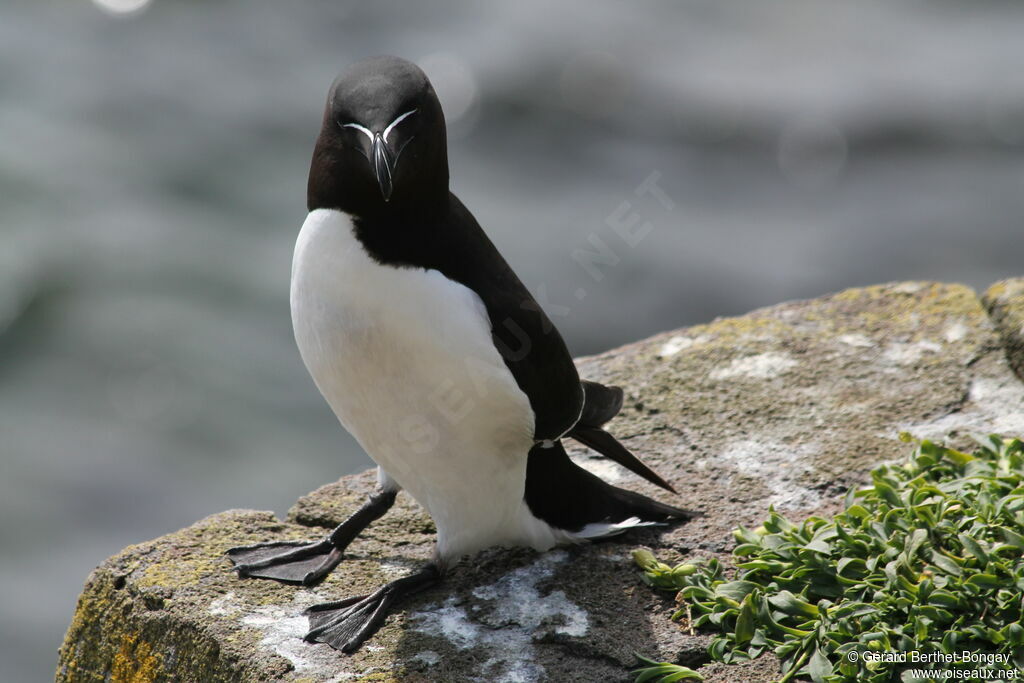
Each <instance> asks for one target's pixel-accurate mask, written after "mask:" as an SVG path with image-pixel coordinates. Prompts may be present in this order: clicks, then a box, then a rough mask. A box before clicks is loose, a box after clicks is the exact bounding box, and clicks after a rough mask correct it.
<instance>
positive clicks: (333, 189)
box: [307, 57, 448, 217]
mask: <svg viewBox="0 0 1024 683" xmlns="http://www.w3.org/2000/svg"><path fill="white" fill-rule="evenodd" d="M447 196H448V153H447V140H446V135H445V126H444V114H443V113H442V112H441V103H440V102H438V100H437V95H435V94H434V88H433V87H431V85H430V81H429V80H427V76H426V74H424V73H423V71H422V70H420V68H419V67H418V66H416V65H415V64H413V63H411V62H407V61H406V60H404V59H399V58H398V57H374V58H372V59H367V60H364V61H361V62H358V63H356V64H354V65H352V66H351V67H349V68H348V69H346V70H345V71H344V72H343V73H342V74H341V75H340V76H338V78H337V79H336V80H335V81H334V84H333V85H332V86H331V91H330V93H329V94H328V96H327V107H326V108H325V111H324V121H323V127H322V128H321V130H320V137H319V138H318V139H317V141H316V148H315V149H314V150H313V163H312V165H311V167H310V170H309V186H308V190H307V203H308V205H309V210H310V211H312V210H313V209H320V208H330V209H341V210H342V211H346V212H348V213H350V214H352V215H355V216H360V217H364V216H373V215H377V214H383V213H387V212H389V211H396V210H404V209H422V208H427V207H429V206H430V205H432V204H437V203H440V202H444V201H447Z"/></svg>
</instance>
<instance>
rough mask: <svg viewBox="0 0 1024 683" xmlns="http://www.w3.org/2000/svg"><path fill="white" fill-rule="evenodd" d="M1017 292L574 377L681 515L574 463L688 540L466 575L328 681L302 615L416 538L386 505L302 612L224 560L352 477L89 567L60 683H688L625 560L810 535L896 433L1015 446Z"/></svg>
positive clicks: (414, 545)
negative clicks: (679, 520)
mask: <svg viewBox="0 0 1024 683" xmlns="http://www.w3.org/2000/svg"><path fill="white" fill-rule="evenodd" d="M1020 282H1021V281H1019V280H1018V281H1008V282H1007V283H1000V285H997V286H995V287H993V288H992V289H991V290H989V292H988V293H987V294H986V296H985V305H984V306H983V305H982V302H981V301H979V299H978V297H977V296H976V295H975V294H974V292H972V291H971V290H970V289H968V288H966V287H963V286H960V285H948V284H937V283H927V282H910V283H901V284H894V285H883V286H876V287H867V288H863V289H852V290H848V291H845V292H841V293H839V294H835V295H833V296H828V297H825V298H821V299H816V300H813V301H802V302H795V303H786V304H781V305H779V306H774V307H771V308H766V309H763V310H759V311H755V312H753V313H750V314H748V315H745V316H742V317H738V318H725V319H720V320H716V321H714V322H712V323H709V324H707V325H698V326H696V327H691V328H688V329H684V330H680V331H676V332H670V333H666V334H661V335H658V336H655V337H652V338H650V339H647V340H644V341H641V342H637V343H635V344H631V345H628V346H625V347H622V348H619V349H615V350H612V351H609V352H607V353H604V354H601V355H599V356H594V357H590V358H583V359H581V360H580V361H579V366H580V369H581V372H582V375H583V376H584V377H589V378H593V379H598V380H601V381H604V382H610V383H614V384H618V385H620V386H622V387H624V388H625V389H626V392H627V401H626V406H625V408H624V409H623V412H622V415H621V416H620V417H618V418H616V420H615V421H614V422H613V423H612V424H611V425H610V427H611V429H612V431H613V432H614V433H615V434H617V435H618V436H619V438H620V439H622V441H623V442H624V443H626V444H627V445H628V446H629V447H630V448H632V449H633V450H634V451H636V452H637V453H638V454H640V455H641V456H642V457H643V458H644V459H645V460H646V461H647V462H648V463H650V464H651V465H652V467H654V469H656V470H657V471H658V472H659V473H661V474H662V475H663V476H665V477H666V478H667V479H668V480H669V481H671V482H674V483H675V485H676V486H677V488H679V490H680V493H681V495H680V497H679V498H678V499H674V500H673V499H672V497H671V496H668V495H666V494H665V493H664V492H663V491H660V490H657V489H655V488H654V487H652V486H650V485H649V484H647V483H646V482H643V481H641V480H639V479H638V478H637V477H635V476H633V475H631V474H630V473H628V472H626V471H625V470H623V469H622V468H620V467H618V466H617V465H614V464H612V463H609V462H608V461H605V460H602V459H599V458H595V457H592V456H591V455H589V454H588V453H587V452H586V451H585V450H584V449H582V448H578V447H575V448H574V455H575V457H577V458H578V461H579V462H581V463H582V464H583V465H584V466H586V467H589V468H590V469H592V470H594V471H595V472H599V473H600V474H601V475H602V476H604V477H606V478H608V479H610V480H612V481H614V482H616V483H618V484H621V485H624V486H627V487H629V488H632V489H635V490H639V491H643V492H644V493H647V494H649V495H653V496H655V497H658V498H660V499H662V500H671V501H672V502H677V503H681V504H682V505H684V506H686V507H690V508H695V509H699V510H702V511H704V512H705V516H704V517H702V518H700V519H698V520H697V521H694V522H691V523H689V524H685V525H680V526H676V527H674V528H670V529H656V530H637V531H634V532H632V533H630V534H629V535H627V536H624V537H621V538H620V539H618V540H614V541H610V542H605V543H599V544H594V545H588V546H580V547H573V548H563V549H557V550H555V551H552V552H549V553H545V554H536V553H533V552H531V551H526V550H522V549H519V550H504V549H494V550H490V551H487V552H485V553H483V554H481V555H480V556H478V557H476V558H473V559H472V560H471V561H466V562H463V563H462V564H461V565H459V566H458V567H457V568H456V569H455V571H454V572H453V573H452V574H451V575H450V578H449V579H448V580H447V582H446V584H445V585H444V586H442V587H438V588H435V589H432V590H428V591H425V592H424V593H422V594H421V595H419V596H417V597H416V598H415V599H414V600H412V601H411V602H409V603H408V604H407V605H406V607H405V609H403V610H401V611H399V612H398V613H397V614H395V615H394V616H392V617H391V618H389V620H388V622H387V624H386V625H385V626H384V628H383V629H381V631H380V632H379V633H378V635H377V636H375V637H374V638H373V639H372V640H371V641H370V643H369V644H368V645H367V646H365V647H364V648H363V649H362V650H361V651H360V652H358V653H357V654H356V655H354V656H351V657H348V656H344V655H341V654H339V653H338V652H335V651H334V650H331V649H330V648H328V647H327V646H324V645H309V644H306V643H304V642H303V641H302V640H301V636H302V634H303V633H304V632H305V628H306V622H305V618H304V617H302V616H301V612H302V610H303V608H304V607H306V606H307V605H310V604H312V603H314V602H319V601H324V600H330V599H338V598H340V597H343V596H346V595H350V594H353V593H357V592H364V591H367V590H369V589H371V588H373V587H375V586H377V585H379V584H380V583H381V582H383V581H385V580H390V579H391V578H393V577H396V576H399V575H401V574H403V573H405V572H406V571H408V570H409V568H411V567H413V566H416V564H417V563H419V562H421V561H423V560H424V559H426V558H427V557H428V556H429V554H430V550H431V544H432V542H433V534H434V527H433V524H432V522H431V521H430V519H429V517H427V516H426V515H425V514H424V513H423V512H421V511H420V510H419V509H418V508H417V506H416V505H415V504H414V503H412V502H411V501H410V500H409V499H408V498H407V497H406V496H405V495H404V494H402V495H400V496H399V502H398V504H397V505H396V506H395V509H394V510H393V511H392V512H390V513H389V514H388V515H386V516H385V517H384V518H383V519H381V520H380V521H378V522H376V523H374V524H373V525H371V526H370V528H369V529H368V530H367V532H366V533H364V535H363V536H362V537H361V538H360V539H358V540H357V541H356V542H355V543H354V544H353V545H352V547H351V548H350V552H349V557H348V559H347V560H346V561H345V562H344V563H343V564H342V565H341V567H340V568H339V569H338V570H337V571H336V572H335V573H334V574H332V575H331V576H330V577H329V578H328V580H327V581H325V582H324V583H323V584H322V585H320V586H318V587H317V588H315V589H306V588H299V587H294V586H283V585H279V584H276V583H274V582H269V581H257V580H239V579H238V578H237V577H235V575H234V574H233V573H232V572H231V571H230V569H229V562H228V561H227V559H226V558H225V557H224V551H225V550H226V549H227V548H229V547H231V546H235V545H241V544H248V543H253V542H257V541H263V540H284V539H291V538H310V539H312V538H316V537H318V536H319V535H320V534H322V533H323V532H322V529H321V528H320V527H330V526H333V525H334V524H336V523H337V522H339V521H340V520H341V519H343V518H344V517H345V516H347V515H348V514H349V513H350V512H351V511H352V510H354V509H355V508H356V507H357V506H358V505H359V504H360V503H361V502H362V500H363V498H364V496H365V495H366V493H367V492H368V491H369V490H370V489H371V487H372V485H373V476H372V473H369V472H368V473H364V474H360V475H355V476H351V477H345V478H343V479H341V480H340V481H338V482H335V483H333V484H329V485H327V486H324V487H322V488H320V489H318V490H317V491H314V492H313V493H311V494H309V495H308V496H305V497H304V498H302V499H301V500H299V501H298V502H297V503H296V505H295V506H294V507H293V508H292V510H291V511H290V513H289V517H288V521H287V522H280V521H278V520H276V519H275V518H274V517H273V516H272V515H271V514H270V513H267V512H253V511H237V510H236V511H229V512H224V513H221V514H218V515H213V516H212V517H208V518H206V519H204V520H202V521H200V522H197V523H196V524H195V525H193V526H191V527H189V528H187V529H183V530H181V531H179V532H176V533H174V534H170V535H168V536H164V537H162V538H159V539H156V540H154V541H149V542H147V543H143V544H141V545H137V546H132V547H129V548H126V549H125V550H124V551H123V552H121V553H120V554H119V555H116V556H115V557H112V558H110V559H109V560H107V561H106V562H104V563H103V565H102V566H100V567H99V568H98V569H96V571H95V572H93V574H92V576H90V578H89V580H88V582H87V583H86V586H85V589H84V591H83V593H82V596H81V597H80V599H79V603H78V609H77V611H76V613H75V616H74V619H73V621H72V624H71V626H70V628H69V629H68V633H67V637H66V640H65V642H64V645H63V647H62V648H61V653H60V665H59V669H58V672H57V678H58V680H62V681H79V680H107V679H113V680H129V679H131V680H139V681H150V680H202V681H256V680H289V681H298V680H303V681H328V680H348V679H355V678H358V679H361V680H362V679H365V680H401V681H449V680H451V681H463V680H486V681H503V680H506V681H513V680H515V681H539V680H551V681H565V680H579V681H592V680H593V681H597V680H600V681H615V680H629V678H630V676H629V670H630V669H632V668H634V667H635V665H636V659H635V656H634V653H641V654H645V655H647V656H650V657H654V658H658V659H664V660H669V661H677V662H682V663H685V664H688V665H689V666H692V667H700V666H702V665H704V664H705V663H706V662H707V657H706V654H705V647H706V644H707V637H706V636H702V635H699V634H698V635H691V634H689V633H687V632H685V631H683V630H681V629H680V627H679V626H678V625H676V624H675V623H673V622H671V621H670V620H669V615H670V614H671V613H672V611H673V610H674V605H673V601H672V596H671V595H664V594H658V593H655V592H654V591H653V590H652V589H650V588H649V587H647V586H646V585H644V584H643V583H642V582H641V581H640V574H639V571H638V570H637V569H636V568H635V567H634V566H633V564H632V563H631V561H630V558H629V555H630V552H631V551H632V550H633V549H634V548H636V547H639V546H645V547H649V548H651V549H653V550H654V551H655V552H656V553H657V554H658V555H659V556H660V557H661V558H665V559H667V560H669V561H675V560H678V559H681V558H683V557H706V556H709V555H715V554H719V555H721V554H723V553H727V552H728V550H729V549H730V548H731V547H732V543H733V542H732V537H731V533H730V532H731V530H732V529H733V528H734V527H735V526H736V525H737V524H745V525H750V526H756V525H757V524H758V523H759V522H760V520H761V519H762V518H763V517H764V515H765V514H766V511H767V508H768V506H769V505H774V506H776V507H777V508H779V509H781V510H783V511H785V512H786V514H788V515H791V516H795V517H799V516H801V515H805V514H809V513H819V514H828V513H830V512H832V511H834V510H835V509H836V508H837V507H838V505H839V501H840V499H841V494H842V493H843V492H845V490H846V488H847V487H849V486H851V485H854V484H857V483H859V482H862V481H863V480H864V479H865V476H866V473H867V472H868V470H869V469H870V468H871V467H873V466H875V465H877V464H879V463H880V462H882V461H886V460H892V459H896V458H900V457H903V456H904V455H905V454H906V453H907V446H906V444H902V443H900V442H898V441H897V439H896V437H897V434H898V433H899V432H900V431H901V430H909V431H911V432H913V433H915V434H916V435H919V436H922V437H929V438H943V437H946V436H949V437H950V438H952V439H953V440H954V441H962V440H963V439H964V438H965V436H966V435H968V434H970V433H976V432H982V433H985V432H1002V433H1006V434H1024V384H1022V383H1021V381H1020V380H1019V379H1018V378H1017V377H1016V376H1015V375H1014V374H1013V372H1012V370H1011V369H1010V366H1009V365H1008V362H1007V354H1009V357H1010V358H1011V359H1014V362H1015V363H1019V361H1020V359H1021V354H1020V346H1019V345H1017V346H1013V344H1016V343H1017V342H1019V340H1020V331H1021V330H1020V322H1021V316H1022V310H1024V308H1022V306H1021V300H1022V299H1021V287H1020ZM986 307H987V308H988V311H991V314H992V316H993V319H994V320H995V321H996V323H997V325H998V328H999V329H998V330H997V326H996V325H993V323H992V322H991V321H990V319H989V315H988V313H987V312H986ZM1014 330H1016V332H1015V331H1014ZM1008 331H1009V332H1008ZM1014 335H1016V336H1014ZM1014 340H1017V341H1014ZM1019 367H1020V366H1019V365H1018V368H1019ZM703 671H704V673H705V674H706V676H707V680H708V681H768V680H772V679H773V678H774V677H775V676H777V673H778V672H777V664H776V663H775V662H774V660H772V659H771V658H768V657H763V658H761V659H760V660H758V661H756V662H753V663H751V664H748V665H746V666H744V667H733V666H724V665H719V664H708V665H706V666H704V667H703Z"/></svg>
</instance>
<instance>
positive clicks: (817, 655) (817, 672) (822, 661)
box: [807, 647, 833, 683]
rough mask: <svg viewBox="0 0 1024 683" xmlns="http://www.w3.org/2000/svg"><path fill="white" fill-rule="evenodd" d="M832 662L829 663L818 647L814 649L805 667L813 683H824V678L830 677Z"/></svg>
mask: <svg viewBox="0 0 1024 683" xmlns="http://www.w3.org/2000/svg"><path fill="white" fill-rule="evenodd" d="M832 671H833V669H832V662H830V661H829V659H828V657H826V656H825V653H824V652H822V651H821V648H820V647H816V648H814V654H813V655H811V661H810V662H809V663H808V665H807V672H808V673H809V674H810V676H811V680H812V681H814V683H825V678H826V677H827V676H831V675H832Z"/></svg>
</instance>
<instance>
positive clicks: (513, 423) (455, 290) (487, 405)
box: [291, 209, 553, 556]
mask: <svg viewBox="0 0 1024 683" xmlns="http://www.w3.org/2000/svg"><path fill="white" fill-rule="evenodd" d="M291 309H292V323H293V325H294V328H295V338H296V341H297V342H298V346H299V351H300V353H301V354H302V359H303V361H305V363H306V367H307V368H308V369H309V372H310V374H311V375H312V376H313V380H314V381H315V382H316V385H317V387H318V388H319V389H320V391H321V393H323V395H324V397H325V398H326V399H327V402H328V403H329V404H330V405H331V408H333V410H334V412H335V413H336V414H337V416H338V418H339V419H340V420H341V422H342V424H343V425H344V426H345V427H346V429H348V430H349V431H350V432H352V434H353V435H354V436H355V437H356V439H358V440H359V442H360V444H361V445H362V446H363V448H365V449H366V451H367V453H368V454H369V455H370V457H371V458H373V459H374V461H376V462H377V464H378V465H380V466H381V467H382V468H383V469H384V470H385V471H386V472H387V473H388V474H389V475H390V476H391V477H392V478H394V479H395V481H397V482H398V483H399V484H400V485H401V486H402V487H403V488H405V489H406V490H407V491H408V492H409V493H410V494H411V495H412V496H413V497H414V498H416V500H418V501H419V502H420V504H422V505H423V506H424V507H425V508H426V509H427V510H428V512H430V514H431V515H432V516H433V517H434V520H435V522H436V523H437V526H438V544H439V550H440V551H441V553H442V556H452V555H459V554H463V553H467V552H473V551H475V550H477V549H479V548H482V547H486V546H489V545H492V544H527V545H533V546H535V547H550V545H551V544H552V543H553V540H552V538H551V532H550V531H549V530H548V529H547V526H546V525H543V524H541V523H539V522H538V521H537V520H536V519H533V518H532V515H529V513H528V511H526V508H525V505H524V504H523V490H524V483H525V476H526V455H527V452H528V450H529V448H530V447H531V446H532V444H533V426H534V425H533V411H532V410H531V409H530V405H529V400H528V399H527V397H526V395H525V394H523V392H522V391H521V390H520V389H519V387H518V386H517V385H516V383H515V380H514V378H513V377H512V374H511V373H510V372H509V370H508V368H507V367H506V366H505V364H504V362H503V361H502V359H501V357H500V356H499V355H498V352H497V350H496V349H495V348H494V345H493V343H492V341H491V334H490V327H491V325H490V320H489V319H488V317H487V312H486V309H485V307H484V305H483V302H482V301H481V300H480V298H479V296H477V295H476V293H475V292H473V291H472V290H470V289H468V288H467V287H465V286H463V285H461V284H459V283H457V282H454V281H452V280H449V279H448V278H446V277H445V276H444V275H443V274H441V273H440V272H438V271H436V270H425V269H422V268H394V267H391V266H385V265H381V264H379V263H377V262H376V261H374V260H373V259H371V258H370V257H369V256H368V255H367V253H366V251H365V250H364V248H363V246H362V244H361V243H360V242H359V241H358V239H356V237H355V235H354V233H353V229H352V225H351V222H350V219H349V218H348V216H347V215H346V214H344V213H341V212H338V211H330V210H324V209H319V210H316V211H313V212H311V213H310V214H309V216H308V217H307V219H306V222H305V223H304V224H303V226H302V231H301V232H300V234H299V238H298V241H297V243H296V245H295V259H294V262H293V265H292V284H291ZM524 515H525V516H524ZM538 524H541V526H538Z"/></svg>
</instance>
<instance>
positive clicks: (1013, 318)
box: [982, 277, 1024, 379]
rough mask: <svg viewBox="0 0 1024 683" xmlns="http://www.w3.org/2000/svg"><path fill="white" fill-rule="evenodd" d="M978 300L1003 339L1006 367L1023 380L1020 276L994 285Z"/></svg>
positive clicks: (1023, 314)
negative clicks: (1007, 363)
mask: <svg viewBox="0 0 1024 683" xmlns="http://www.w3.org/2000/svg"><path fill="white" fill-rule="evenodd" d="M982 300H983V301H984V303H985V307H986V308H987V309H988V312H989V314H990V315H991V316H992V320H993V321H994V322H995V324H996V327H997V328H999V333H1000V334H1001V335H1002V337H1003V344H1004V345H1005V347H1006V358H1007V360H1008V361H1009V362H1010V366H1011V367H1013V369H1014V371H1016V373H1017V376H1018V377H1020V378H1021V379H1024V277H1018V278H1013V279H1011V280H1003V281H1002V282H997V283H995V284H994V285H992V286H991V287H989V288H988V291H986V292H985V295H984V297H982Z"/></svg>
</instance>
